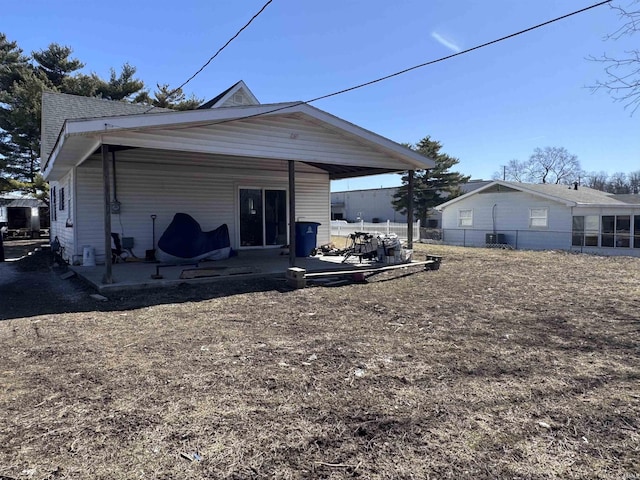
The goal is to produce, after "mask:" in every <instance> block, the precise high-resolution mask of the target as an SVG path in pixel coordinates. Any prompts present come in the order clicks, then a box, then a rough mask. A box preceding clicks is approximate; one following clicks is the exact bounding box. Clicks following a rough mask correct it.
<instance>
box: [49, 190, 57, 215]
mask: <svg viewBox="0 0 640 480" xmlns="http://www.w3.org/2000/svg"><path fill="white" fill-rule="evenodd" d="M57 195H58V192H57V191H56V187H51V195H50V196H51V201H52V202H53V208H52V209H51V220H53V221H54V222H55V221H56V220H58V197H57Z"/></svg>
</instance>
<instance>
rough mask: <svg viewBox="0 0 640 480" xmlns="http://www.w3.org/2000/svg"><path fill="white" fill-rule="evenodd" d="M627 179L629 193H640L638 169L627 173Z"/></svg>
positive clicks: (639, 173) (639, 172)
mask: <svg viewBox="0 0 640 480" xmlns="http://www.w3.org/2000/svg"><path fill="white" fill-rule="evenodd" d="M627 180H628V181H629V189H630V190H631V193H640V170H636V171H635V172H631V173H630V174H628V175H627Z"/></svg>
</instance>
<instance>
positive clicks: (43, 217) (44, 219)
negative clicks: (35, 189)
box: [0, 195, 49, 238]
mask: <svg viewBox="0 0 640 480" xmlns="http://www.w3.org/2000/svg"><path fill="white" fill-rule="evenodd" d="M48 227H49V209H48V208H47V205H46V204H45V203H44V202H43V201H41V200H37V199H35V198H26V197H21V196H10V195H7V196H3V197H0V228H2V229H3V231H4V233H5V236H6V237H10V238H11V237H38V236H40V233H41V232H42V233H46V231H47V229H48Z"/></svg>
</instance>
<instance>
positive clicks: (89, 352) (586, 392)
mask: <svg viewBox="0 0 640 480" xmlns="http://www.w3.org/2000/svg"><path fill="white" fill-rule="evenodd" d="M416 251H417V252H418V254H417V255H418V256H421V255H422V254H423V253H426V252H429V253H432V254H440V255H443V257H444V260H443V263H442V266H441V268H440V270H437V271H420V272H418V273H415V274H413V275H402V274H401V273H395V274H392V273H386V274H381V275H376V276H374V277H370V278H369V279H368V282H367V283H364V284H355V283H352V284H348V285H344V286H340V287H333V288H329V287H309V288H306V289H303V290H289V289H287V288H285V287H284V285H283V281H282V280H280V279H275V280H264V281H259V282H248V281H242V280H236V281H234V282H227V283H225V284H222V283H217V284H212V285H209V286H199V287H189V286H185V287H180V288H176V289H173V290H170V291H151V292H138V293H132V294H129V295H127V296H124V295H123V296H119V297H114V298H109V300H108V301H107V302H102V303H98V302H95V301H93V300H87V298H88V292H87V291H85V290H83V289H82V287H81V286H80V285H75V286H73V284H71V285H72V286H73V288H75V290H74V291H75V292H76V293H75V294H74V295H71V294H69V292H67V294H65V295H62V296H58V297H55V298H56V299H50V301H48V302H46V305H45V304H44V303H43V302H42V301H38V300H37V298H39V297H41V298H45V297H44V296H43V295H44V294H43V293H42V292H41V291H40V290H39V289H33V290H32V291H29V290H28V289H26V290H24V291H23V295H22V296H20V297H19V298H18V297H16V293H15V292H14V294H13V297H12V298H7V295H6V294H5V295H4V297H0V310H3V311H4V312H5V316H4V317H0V318H5V320H4V321H2V322H0V372H1V373H0V382H1V388H0V479H3V480H7V479H9V480H10V479H35V480H45V479H47V480H51V479H105V480H106V479H110V480H113V479H116V480H120V479H134V478H149V479H176V478H180V479H183V478H184V479H186V478H189V479H201V478H216V479H250V478H254V479H262V478H279V479H305V478H308V479H316V478H317V479H342V478H362V479H428V478H429V479H441V478H443V479H484V478H486V479H489V478H492V479H493V478H509V479H550V478H562V479H578V478H579V479H616V480H618V479H627V480H631V479H636V480H637V479H640V259H633V258H628V257H626V258H624V257H618V258H613V257H612V258H605V257H595V256H586V255H573V254H567V253H563V252H524V251H504V250H490V249H462V248H454V247H444V246H430V245H429V246H428V245H419V246H417V247H416ZM25 260H27V259H25ZM15 263H20V262H15ZM17 267H18V265H12V266H10V268H11V269H14V268H17ZM26 270H28V271H29V272H28V273H30V274H31V273H34V269H33V268H32V269H31V270H29V269H28V268H27V269H26ZM35 270H36V273H40V274H41V275H42V277H43V278H45V277H46V278H49V279H54V281H53V282H51V283H54V284H55V283H56V282H58V283H59V281H57V280H56V279H57V273H56V272H55V271H53V270H51V269H50V267H48V266H46V265H45V266H42V268H40V270H39V271H38V270H37V269H35ZM4 271H8V270H6V269H4ZM18 274H19V272H18V273H16V275H18ZM0 295H3V293H2V291H1V290H0ZM31 300H33V302H31ZM18 301H19V302H23V303H26V306H23V307H20V308H17V307H16V308H15V309H14V310H7V308H8V305H9V303H10V302H14V303H15V302H18ZM6 312H10V313H6ZM11 312H13V313H11Z"/></svg>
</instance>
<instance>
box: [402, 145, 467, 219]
mask: <svg viewBox="0 0 640 480" xmlns="http://www.w3.org/2000/svg"><path fill="white" fill-rule="evenodd" d="M408 147H410V148H411V149H412V150H415V151H416V152H418V153H421V154H422V155H424V156H425V157H427V158H430V159H432V160H434V161H435V167H434V168H432V169H430V170H416V171H415V172H414V182H413V213H414V217H415V218H416V219H419V220H420V222H421V224H422V225H425V224H426V220H427V217H428V216H429V210H431V209H432V208H434V207H436V206H438V205H440V204H442V203H444V202H446V201H448V200H450V199H451V198H453V197H457V196H459V195H460V194H461V190H460V184H463V183H466V182H467V181H469V177H468V176H465V175H462V174H461V173H459V172H451V171H450V169H451V168H452V167H454V166H455V165H457V164H458V163H460V160H458V159H457V158H455V157H451V156H449V155H447V154H446V153H441V152H440V149H441V148H442V144H441V143H440V142H437V141H435V140H431V137H430V136H428V135H427V136H426V137H424V138H423V139H422V140H420V141H419V142H418V143H417V144H416V145H408ZM408 178H409V177H408V175H407V174H406V173H405V174H403V176H402V186H401V187H400V188H399V189H398V192H397V193H396V194H395V195H394V200H393V202H392V203H393V208H394V209H395V210H396V211H398V212H400V213H402V214H403V215H406V214H407V206H408V201H407V199H408V195H407V189H408V186H407V183H408ZM412 220H413V219H412Z"/></svg>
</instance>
